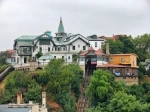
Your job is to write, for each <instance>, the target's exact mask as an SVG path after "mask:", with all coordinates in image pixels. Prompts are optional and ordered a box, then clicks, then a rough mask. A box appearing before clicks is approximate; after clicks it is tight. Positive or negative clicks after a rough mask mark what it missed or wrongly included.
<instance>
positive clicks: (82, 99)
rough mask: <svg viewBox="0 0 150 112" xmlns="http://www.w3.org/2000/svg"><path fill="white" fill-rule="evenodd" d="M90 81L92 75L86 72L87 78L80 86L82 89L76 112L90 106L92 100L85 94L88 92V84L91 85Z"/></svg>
mask: <svg viewBox="0 0 150 112" xmlns="http://www.w3.org/2000/svg"><path fill="white" fill-rule="evenodd" d="M89 82H90V76H89V75H87V74H86V75H85V78H84V80H83V82H82V86H81V88H80V89H81V95H80V97H79V100H78V105H77V111H76V112H85V108H88V107H90V101H89V99H88V98H87V97H86V96H85V92H86V89H87V86H88V85H89Z"/></svg>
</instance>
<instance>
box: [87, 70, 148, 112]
mask: <svg viewBox="0 0 150 112" xmlns="http://www.w3.org/2000/svg"><path fill="white" fill-rule="evenodd" d="M149 93H150V83H142V84H141V85H133V86H129V87H128V86H126V85H125V84H123V83H121V82H115V81H114V78H113V75H112V74H111V73H109V72H108V71H102V70H97V71H95V72H94V74H93V76H91V79H90V84H89V86H88V88H87V93H86V95H87V96H88V97H89V99H90V101H91V105H92V107H91V108H88V109H87V112H149V111H150V104H149V103H150V100H149V98H150V95H149Z"/></svg>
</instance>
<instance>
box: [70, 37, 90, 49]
mask: <svg viewBox="0 0 150 112" xmlns="http://www.w3.org/2000/svg"><path fill="white" fill-rule="evenodd" d="M72 46H75V50H73V49H72ZM72 46H70V51H77V52H80V51H81V50H82V51H83V46H85V47H86V49H85V50H88V48H89V46H88V45H87V44H86V43H85V42H84V41H82V40H81V39H77V40H76V41H74V42H73V43H72Z"/></svg>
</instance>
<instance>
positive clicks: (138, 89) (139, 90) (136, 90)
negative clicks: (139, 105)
mask: <svg viewBox="0 0 150 112" xmlns="http://www.w3.org/2000/svg"><path fill="white" fill-rule="evenodd" d="M128 93H129V94H131V95H135V96H136V97H137V99H139V100H142V97H143V94H144V88H143V87H142V86H138V85H132V86H130V87H129V90H128Z"/></svg>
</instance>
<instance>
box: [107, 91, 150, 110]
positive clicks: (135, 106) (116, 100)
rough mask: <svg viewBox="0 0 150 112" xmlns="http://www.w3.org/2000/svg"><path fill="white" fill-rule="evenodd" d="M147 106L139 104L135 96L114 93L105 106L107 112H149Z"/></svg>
mask: <svg viewBox="0 0 150 112" xmlns="http://www.w3.org/2000/svg"><path fill="white" fill-rule="evenodd" d="M149 107H150V106H149V105H148V104H144V103H140V101H139V100H136V97H135V96H132V95H128V94H126V93H124V92H120V91H119V92H116V93H115V94H114V96H113V98H112V99H111V100H110V103H109V104H108V106H107V112H149Z"/></svg>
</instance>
